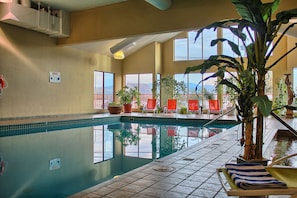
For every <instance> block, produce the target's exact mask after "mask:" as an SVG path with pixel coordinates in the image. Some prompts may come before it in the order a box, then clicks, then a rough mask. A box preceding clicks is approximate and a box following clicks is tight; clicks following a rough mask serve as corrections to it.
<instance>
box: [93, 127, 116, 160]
mask: <svg viewBox="0 0 297 198" xmlns="http://www.w3.org/2000/svg"><path fill="white" fill-rule="evenodd" d="M93 132H94V135H93V137H94V160H93V162H94V163H98V162H102V161H105V160H109V159H112V158H113V157H114V138H113V136H114V133H113V132H111V131H109V130H108V129H107V125H103V126H94V127H93Z"/></svg>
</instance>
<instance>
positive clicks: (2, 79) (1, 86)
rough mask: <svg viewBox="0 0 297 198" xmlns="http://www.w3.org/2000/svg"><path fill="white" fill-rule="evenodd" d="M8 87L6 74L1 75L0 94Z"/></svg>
mask: <svg viewBox="0 0 297 198" xmlns="http://www.w3.org/2000/svg"><path fill="white" fill-rule="evenodd" d="M7 87H8V83H7V81H6V80H5V78H4V76H3V75H1V76H0V96H1V95H2V94H3V90H4V89H6V88H7Z"/></svg>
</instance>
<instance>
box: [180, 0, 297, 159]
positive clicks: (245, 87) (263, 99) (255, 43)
mask: <svg viewBox="0 0 297 198" xmlns="http://www.w3.org/2000/svg"><path fill="white" fill-rule="evenodd" d="M231 2H232V3H233V5H234V6H235V8H236V10H237V12H238V14H239V15H240V17H241V18H240V19H227V20H222V21H218V22H214V23H212V24H210V25H207V26H205V27H203V28H202V29H200V30H198V32H197V35H196V38H195V39H197V38H198V37H199V36H200V34H201V33H202V32H203V31H204V30H205V29H212V28H213V29H217V28H225V29H228V30H230V31H231V33H232V34H233V35H234V36H235V37H237V38H238V39H239V40H240V41H241V43H242V44H243V46H244V52H245V54H246V56H247V57H246V58H245V57H244V55H243V54H242V52H241V51H240V50H239V45H238V43H234V42H233V41H231V40H229V39H227V38H217V39H215V40H212V41H211V45H212V46H214V45H217V44H218V43H223V42H224V43H227V44H228V45H229V46H230V48H231V49H232V51H233V52H234V53H235V54H236V55H237V56H238V58H234V57H231V56H228V55H213V56H210V57H209V58H208V59H207V60H205V61H204V62H203V63H202V64H200V65H196V66H192V67H188V68H187V69H186V71H185V73H189V72H193V71H198V72H200V73H205V72H206V71H207V70H209V69H211V68H215V69H216V72H215V73H214V74H213V75H212V76H210V77H208V78H205V79H203V80H207V79H209V78H219V79H221V80H220V81H219V83H218V84H219V85H226V86H228V87H230V88H232V89H234V90H235V91H236V92H237V94H238V97H237V104H236V108H237V113H238V119H240V120H241V121H242V124H243V126H244V132H243V137H242V139H241V143H242V145H243V146H244V153H243V155H242V156H239V157H240V159H243V160H245V161H254V160H257V161H261V160H264V159H263V155H262V145H263V116H268V115H269V114H270V113H271V110H272V102H271V101H270V100H269V99H268V97H267V96H266V95H265V91H264V90H265V75H266V73H267V72H268V71H269V70H270V69H272V68H273V67H275V66H276V65H277V63H279V61H280V60H282V59H283V58H284V57H286V56H287V55H288V54H289V53H290V52H292V51H293V50H295V49H296V48H297V44H296V45H295V47H293V48H292V49H290V50H289V51H288V52H286V53H285V54H283V55H282V56H280V57H279V58H278V59H277V60H276V61H274V62H273V63H271V64H268V60H269V59H270V56H271V54H272V53H273V51H274V50H275V49H276V47H277V46H278V44H279V43H280V41H281V40H282V39H283V38H284V36H285V34H286V33H287V32H288V30H289V29H290V28H292V27H293V26H294V25H295V24H296V23H291V24H289V25H288V26H287V27H286V28H285V29H284V31H283V32H282V33H280V32H279V30H280V28H281V27H282V26H283V25H284V24H288V23H289V20H290V19H291V18H293V17H297V9H292V10H287V11H281V12H279V13H277V14H276V15H274V14H275V12H276V10H277V9H278V7H279V5H280V2H281V1H280V0H274V1H272V2H270V3H262V2H261V0H231ZM274 16H275V18H274ZM247 38H249V39H250V40H251V42H250V43H248V42H247ZM231 70H233V71H236V75H234V74H233V73H232V72H230V71H231ZM225 72H228V73H229V74H230V75H231V77H232V78H234V80H235V82H236V83H232V82H230V81H228V80H227V79H226V76H225V75H224V74H225ZM254 108H256V109H257V113H256V115H254ZM254 119H256V120H257V122H256V125H257V126H256V138H255V139H254V138H253V128H254V127H253V122H254Z"/></svg>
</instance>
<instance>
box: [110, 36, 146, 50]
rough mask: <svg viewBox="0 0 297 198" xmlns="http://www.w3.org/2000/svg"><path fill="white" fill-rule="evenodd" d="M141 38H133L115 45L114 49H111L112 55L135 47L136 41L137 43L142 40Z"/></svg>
mask: <svg viewBox="0 0 297 198" xmlns="http://www.w3.org/2000/svg"><path fill="white" fill-rule="evenodd" d="M140 38H141V37H132V38H127V39H125V40H123V41H121V42H119V43H118V44H116V45H114V46H113V47H111V48H110V52H111V53H112V54H114V53H116V52H118V51H120V50H124V49H127V48H129V47H130V46H135V43H134V42H135V41H137V40H138V39H140Z"/></svg>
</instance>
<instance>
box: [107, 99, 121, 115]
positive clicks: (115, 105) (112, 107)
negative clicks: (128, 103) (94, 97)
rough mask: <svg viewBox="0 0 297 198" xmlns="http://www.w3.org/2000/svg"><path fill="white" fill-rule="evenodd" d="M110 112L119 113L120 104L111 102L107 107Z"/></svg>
mask: <svg viewBox="0 0 297 198" xmlns="http://www.w3.org/2000/svg"><path fill="white" fill-rule="evenodd" d="M107 109H108V111H109V113H110V114H120V113H121V112H122V109H123V108H122V105H121V104H120V103H117V102H111V103H109V104H108V107H107Z"/></svg>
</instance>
